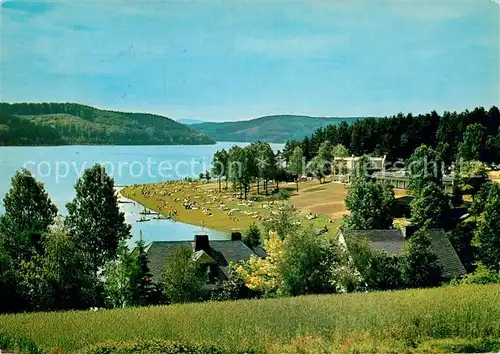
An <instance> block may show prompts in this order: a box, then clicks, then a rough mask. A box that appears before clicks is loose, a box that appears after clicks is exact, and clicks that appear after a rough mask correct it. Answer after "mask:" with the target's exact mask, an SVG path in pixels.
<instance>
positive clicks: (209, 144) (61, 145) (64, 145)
mask: <svg viewBox="0 0 500 354" xmlns="http://www.w3.org/2000/svg"><path fill="white" fill-rule="evenodd" d="M219 142H225V141H216V142H215V143H207V144H139V145H138V144H60V145H50V144H48V145H3V144H0V148H2V147H19V148H23V147H66V146H81V147H85V146H213V145H217V143H219ZM234 142H235V143H240V141H234ZM276 144H279V143H276Z"/></svg>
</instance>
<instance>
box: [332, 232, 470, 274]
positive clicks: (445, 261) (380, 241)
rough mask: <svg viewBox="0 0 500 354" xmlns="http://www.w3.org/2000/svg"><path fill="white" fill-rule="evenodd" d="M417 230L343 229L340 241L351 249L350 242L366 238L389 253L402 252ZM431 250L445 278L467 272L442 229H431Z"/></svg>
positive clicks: (376, 247) (396, 253) (397, 253)
mask: <svg viewBox="0 0 500 354" xmlns="http://www.w3.org/2000/svg"><path fill="white" fill-rule="evenodd" d="M415 231H416V228H415V227H413V226H407V227H404V228H402V229H401V230H399V229H390V230H341V231H340V234H339V243H340V244H341V245H342V246H343V247H344V248H345V249H347V251H349V244H350V243H351V242H354V241H355V240H356V239H358V238H366V239H367V240H368V241H369V242H370V244H371V246H372V247H373V248H375V249H378V250H381V251H385V252H386V253H387V254H389V255H399V254H402V252H403V249H404V246H405V244H406V242H407V241H408V239H409V238H410V237H411V236H412V235H413V233H414V232H415ZM429 234H430V238H431V251H432V252H433V253H434V254H435V255H436V256H437V261H438V263H439V265H440V266H441V267H442V269H443V272H442V276H443V278H444V279H452V278H455V277H460V276H462V275H464V274H466V270H465V268H464V266H463V264H462V262H461V261H460V258H459V257H458V255H457V252H455V249H454V248H453V246H452V244H451V242H450V240H449V239H448V236H447V235H446V233H445V232H444V231H443V230H442V229H431V230H429Z"/></svg>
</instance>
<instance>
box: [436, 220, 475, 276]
mask: <svg viewBox="0 0 500 354" xmlns="http://www.w3.org/2000/svg"><path fill="white" fill-rule="evenodd" d="M429 234H430V238H431V250H432V252H433V253H434V254H435V255H436V256H437V257H438V262H439V264H440V265H441V267H443V277H444V278H447V279H451V278H454V277H458V276H462V275H464V274H465V273H467V272H466V270H465V268H464V265H463V264H462V262H461V261H460V258H459V257H458V254H457V252H456V251H455V249H454V248H453V246H452V244H451V242H450V240H449V239H448V236H447V235H446V233H445V232H444V231H443V230H442V229H433V230H429Z"/></svg>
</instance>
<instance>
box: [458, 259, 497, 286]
mask: <svg viewBox="0 0 500 354" xmlns="http://www.w3.org/2000/svg"><path fill="white" fill-rule="evenodd" d="M476 266H477V268H476V271H475V272H474V273H469V274H466V275H465V277H464V278H463V279H462V280H461V281H460V282H461V283H462V284H500V272H497V271H495V270H492V269H488V268H487V267H486V266H484V265H483V264H482V263H477V264H476Z"/></svg>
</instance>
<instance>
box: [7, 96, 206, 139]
mask: <svg viewBox="0 0 500 354" xmlns="http://www.w3.org/2000/svg"><path fill="white" fill-rule="evenodd" d="M214 143H215V141H214V140H213V139H211V138H209V137H207V136H205V135H203V134H201V133H198V132H196V131H194V130H192V129H191V128H189V127H186V126H184V125H182V124H180V123H178V122H175V121H174V120H172V119H169V118H166V117H163V116H159V115H155V114H147V113H126V112H115V111H106V110H100V109H97V108H94V107H90V106H85V105H81V104H76V103H15V104H9V103H0V145H6V146H8V145H15V146H22V145H24V146H26V145H199V144H214Z"/></svg>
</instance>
